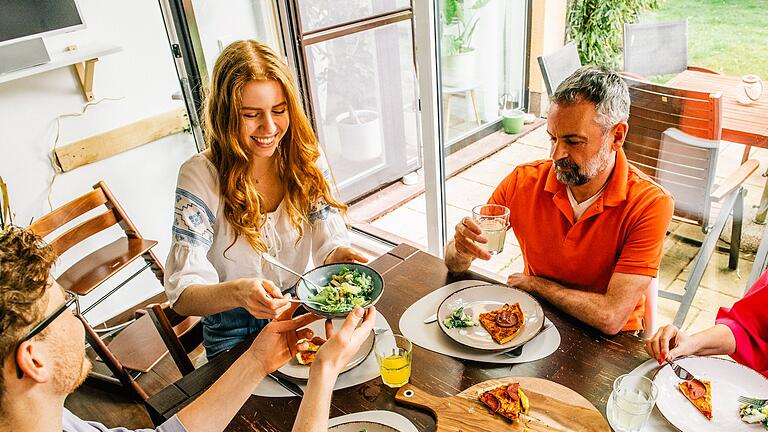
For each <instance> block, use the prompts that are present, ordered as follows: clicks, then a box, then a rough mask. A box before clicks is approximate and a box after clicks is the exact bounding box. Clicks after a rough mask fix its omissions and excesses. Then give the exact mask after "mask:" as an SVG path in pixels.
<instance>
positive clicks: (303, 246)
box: [165, 154, 349, 306]
mask: <svg viewBox="0 0 768 432" xmlns="http://www.w3.org/2000/svg"><path fill="white" fill-rule="evenodd" d="M317 164H318V167H319V168H320V169H321V170H322V171H323V175H324V176H325V178H326V179H327V180H328V179H330V172H329V169H328V167H327V164H326V163H325V160H324V158H323V157H322V156H321V157H320V159H319V160H318V162H317ZM329 181H330V180H329ZM321 204H322V205H319V206H317V207H316V208H314V209H313V211H312V212H311V213H310V214H309V216H308V222H305V223H304V226H303V230H304V236H303V238H301V240H299V235H298V232H297V230H296V229H295V228H294V227H293V226H292V225H291V221H290V218H289V217H288V213H287V212H286V211H285V209H284V206H283V202H281V203H280V205H279V206H278V207H277V209H276V210H275V211H273V212H271V213H267V215H266V219H265V221H264V222H263V224H262V225H261V227H260V232H261V235H262V238H263V240H264V242H265V243H266V244H267V246H268V248H269V253H270V254H272V255H273V256H275V257H277V258H278V259H279V260H280V261H281V262H283V263H284V264H286V265H288V266H290V267H291V268H293V269H294V270H296V271H298V272H302V271H305V270H307V269H309V268H311V267H310V266H313V265H321V264H322V263H323V261H325V258H326V257H327V256H328V255H329V254H330V253H331V252H332V251H333V250H334V249H335V248H337V247H339V246H348V245H349V233H348V232H347V227H346V225H345V224H344V220H343V219H342V217H341V215H340V214H339V212H338V211H337V210H336V209H335V208H333V207H331V206H329V205H327V204H324V203H321ZM234 238H235V235H234V230H233V229H232V226H231V225H230V224H229V222H228V221H227V219H226V217H225V216H224V201H223V200H222V199H221V196H220V194H219V176H218V171H217V170H216V167H215V166H214V165H213V163H212V162H211V161H210V160H209V159H208V158H207V157H206V156H204V155H203V154H197V155H195V156H192V157H191V158H190V159H189V160H187V161H186V162H184V164H183V165H182V166H181V168H180V170H179V178H178V182H177V187H176V203H175V210H174V220H173V239H172V244H171V250H170V253H169V254H168V259H167V261H166V263H165V290H166V293H167V295H168V299H169V300H170V302H171V305H172V306H173V304H174V303H175V302H176V300H178V298H179V296H180V295H181V293H182V292H183V291H184V289H186V288H187V287H188V286H190V285H192V284H212V283H219V282H224V281H228V280H232V279H238V278H263V279H268V280H271V281H272V282H274V283H275V284H276V285H277V286H278V287H279V288H281V289H283V290H285V289H287V288H289V287H290V286H292V285H293V284H294V283H295V282H296V280H297V279H298V278H297V277H295V276H293V275H292V274H290V273H288V272H287V271H284V270H282V269H280V268H277V267H273V266H272V265H271V264H269V263H268V262H266V261H263V260H262V258H261V255H260V254H259V253H258V252H257V251H256V250H254V249H253V248H252V247H251V245H250V244H249V243H248V241H247V240H246V239H245V238H244V237H243V236H238V238H237V241H236V242H235V244H234V245H232V240H233V239H234ZM230 245H232V247H230ZM225 251H226V252H225ZM310 258H311V260H312V261H311V262H310Z"/></svg>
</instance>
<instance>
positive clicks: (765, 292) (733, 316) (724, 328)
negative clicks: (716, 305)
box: [645, 271, 768, 377]
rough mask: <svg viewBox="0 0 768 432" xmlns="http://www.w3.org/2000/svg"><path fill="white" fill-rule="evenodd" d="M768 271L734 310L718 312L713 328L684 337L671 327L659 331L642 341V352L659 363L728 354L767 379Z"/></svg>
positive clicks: (723, 308)
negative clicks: (682, 358)
mask: <svg viewBox="0 0 768 432" xmlns="http://www.w3.org/2000/svg"><path fill="white" fill-rule="evenodd" d="M766 304H768V271H766V272H765V273H763V275H762V276H760V279H758V280H757V282H755V284H754V285H752V287H751V288H750V289H749V291H748V292H747V294H746V295H745V296H744V298H742V299H741V300H739V301H737V302H736V303H734V305H733V307H730V308H725V307H722V308H720V310H719V311H718V312H717V318H715V323H716V324H715V325H714V326H713V327H710V328H708V329H706V330H704V331H701V332H699V333H696V334H694V335H691V336H689V335H687V334H686V333H685V332H684V331H682V330H680V329H678V328H677V327H675V326H673V325H668V326H664V327H662V328H660V329H659V330H658V331H657V332H656V334H655V335H653V337H651V338H650V339H648V340H646V341H645V350H646V351H647V352H648V354H649V355H650V356H651V357H653V358H655V359H656V360H658V362H659V364H661V363H662V362H664V360H666V359H667V358H669V359H670V360H673V359H675V358H677V357H681V356H686V355H720V354H727V355H729V356H731V358H733V359H734V360H736V361H737V362H739V363H741V364H743V365H745V366H748V367H750V368H752V369H754V370H756V371H758V372H760V373H761V374H763V376H765V377H768V315H766V313H765V305H766Z"/></svg>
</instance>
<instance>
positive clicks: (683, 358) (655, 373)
mask: <svg viewBox="0 0 768 432" xmlns="http://www.w3.org/2000/svg"><path fill="white" fill-rule="evenodd" d="M688 358H701V359H708V360H707V361H709V360H718V361H724V362H727V363H731V364H734V365H737V366H739V367H741V368H743V369H746V370H747V372H751V373H754V374H755V375H758V376H759V377H761V378H762V379H763V381H766V383H767V384H768V378H766V377H765V376H763V375H762V374H761V373H760V372H758V371H756V370H754V369H752V368H750V367H749V366H746V365H743V364H741V363H739V362H737V361H735V360H732V359H724V358H720V357H714V356H698V355H687V356H682V357H677V358H676V359H674V360H675V361H677V360H685V359H688ZM667 367H669V368H670V369H671V368H672V366H670V364H669V363H665V364H664V366H662V367H660V368H658V369H656V372H654V373H653V379H652V380H651V381H653V383H654V384H657V383H656V378H657V377H658V375H659V372H661V371H662V370H663V369H664V368H667ZM673 374H674V372H673ZM654 405H655V407H656V410H658V411H659V414H661V417H663V418H664V420H666V422H667V423H669V424H670V425H671V426H672V427H673V428H675V429H676V430H678V431H680V432H684V430H683V429H681V428H680V427H679V426H677V425H676V424H674V423H672V421H671V420H670V419H669V418H667V416H666V415H665V414H664V411H662V410H661V408H660V407H659V401H658V399H657V400H656V403H655V404H654Z"/></svg>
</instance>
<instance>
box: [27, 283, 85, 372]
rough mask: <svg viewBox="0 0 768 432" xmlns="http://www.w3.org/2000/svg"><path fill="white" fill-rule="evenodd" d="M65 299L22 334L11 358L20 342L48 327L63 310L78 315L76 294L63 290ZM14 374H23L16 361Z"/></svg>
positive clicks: (78, 307) (78, 308) (78, 306)
mask: <svg viewBox="0 0 768 432" xmlns="http://www.w3.org/2000/svg"><path fill="white" fill-rule="evenodd" d="M64 296H65V301H64V304H63V305H61V306H59V307H58V308H57V309H56V310H55V311H53V313H52V314H50V315H48V316H47V317H46V318H45V319H44V320H42V321H41V322H40V323H39V324H37V325H36V326H34V327H32V330H30V331H29V333H27V335H26V336H24V337H23V338H22V339H21V340H20V341H19V343H18V344H17V345H16V349H15V350H14V351H13V358H14V359H16V357H17V356H18V354H19V348H20V347H21V344H22V343H24V342H26V341H28V340H30V339H32V338H33V337H35V336H37V335H38V334H40V332H42V331H43V330H45V328H46V327H48V326H49V325H50V324H51V323H52V322H53V321H54V320H55V319H56V318H58V316H59V315H61V314H62V312H64V311H65V310H67V309H69V310H71V311H72V313H73V314H75V316H79V315H80V302H79V301H78V298H77V294H75V293H73V292H72V291H64ZM16 376H17V377H18V378H19V379H21V378H22V377H23V376H24V372H23V371H22V370H21V367H19V363H18V362H17V363H16Z"/></svg>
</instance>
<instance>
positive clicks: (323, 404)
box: [292, 363, 339, 432]
mask: <svg viewBox="0 0 768 432" xmlns="http://www.w3.org/2000/svg"><path fill="white" fill-rule="evenodd" d="M312 368H313V369H312V370H310V373H309V381H308V382H307V391H306V392H305V393H304V401H305V402H308V403H302V404H301V406H300V407H299V412H298V414H297V415H296V421H295V422H294V423H293V430H292V432H325V431H327V430H328V415H329V413H330V410H331V394H332V392H333V386H334V384H335V383H336V378H338V376H339V374H338V372H336V371H333V370H331V369H330V368H327V367H324V366H323V364H320V363H315V364H314V365H313V366H312ZM315 368H316V369H315Z"/></svg>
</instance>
